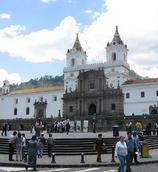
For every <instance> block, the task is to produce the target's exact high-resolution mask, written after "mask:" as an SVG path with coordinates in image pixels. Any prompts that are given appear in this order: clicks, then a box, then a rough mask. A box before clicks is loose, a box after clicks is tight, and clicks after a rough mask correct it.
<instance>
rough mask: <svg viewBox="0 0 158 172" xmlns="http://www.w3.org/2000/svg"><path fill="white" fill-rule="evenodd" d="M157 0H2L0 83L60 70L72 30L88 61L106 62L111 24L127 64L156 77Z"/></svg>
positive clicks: (51, 73) (20, 80)
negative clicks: (126, 51)
mask: <svg viewBox="0 0 158 172" xmlns="http://www.w3.org/2000/svg"><path fill="white" fill-rule="evenodd" d="M157 17H158V1H157V0H0V85H1V84H2V81H3V80H4V79H8V80H9V81H10V82H11V83H20V82H23V81H27V80H29V79H31V78H37V77H40V76H44V75H53V76H56V75H61V74H62V73H63V67H64V66H65V54H66V51H67V49H69V48H72V46H73V43H74V40H75V36H76V33H79V39H80V42H81V44H82V46H83V48H84V50H85V51H87V54H88V63H99V62H105V61H106V52H105V47H106V44H107V42H109V41H111V40H112V37H113V34H114V32H115V26H116V25H118V28H119V33H120V35H121V38H122V40H123V41H124V43H126V44H127V45H128V49H129V54H128V63H129V64H130V67H131V69H133V70H135V71H136V72H137V73H138V74H140V75H142V76H149V77H158V20H157Z"/></svg>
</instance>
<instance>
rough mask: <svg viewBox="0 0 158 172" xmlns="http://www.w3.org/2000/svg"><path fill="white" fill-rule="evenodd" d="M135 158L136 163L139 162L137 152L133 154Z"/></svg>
mask: <svg viewBox="0 0 158 172" xmlns="http://www.w3.org/2000/svg"><path fill="white" fill-rule="evenodd" d="M133 158H134V162H135V163H137V162H138V160H137V154H136V153H135V152H133Z"/></svg>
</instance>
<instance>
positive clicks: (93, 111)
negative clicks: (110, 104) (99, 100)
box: [88, 104, 96, 115]
mask: <svg viewBox="0 0 158 172" xmlns="http://www.w3.org/2000/svg"><path fill="white" fill-rule="evenodd" d="M88 111H89V115H94V114H96V105H95V104H90V105H89V110H88Z"/></svg>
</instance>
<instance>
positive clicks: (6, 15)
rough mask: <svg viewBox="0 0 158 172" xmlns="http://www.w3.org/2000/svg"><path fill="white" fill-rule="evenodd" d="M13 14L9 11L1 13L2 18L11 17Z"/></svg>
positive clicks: (0, 17)
mask: <svg viewBox="0 0 158 172" xmlns="http://www.w3.org/2000/svg"><path fill="white" fill-rule="evenodd" d="M10 17H11V14H8V13H1V14H0V19H10Z"/></svg>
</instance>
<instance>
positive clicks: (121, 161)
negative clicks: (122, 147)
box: [118, 155, 126, 172]
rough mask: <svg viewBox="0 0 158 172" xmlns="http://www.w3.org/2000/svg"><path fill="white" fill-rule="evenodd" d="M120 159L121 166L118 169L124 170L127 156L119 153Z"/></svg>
mask: <svg viewBox="0 0 158 172" xmlns="http://www.w3.org/2000/svg"><path fill="white" fill-rule="evenodd" d="M118 159H119V161H120V166H119V168H118V170H119V172H124V171H125V170H124V167H125V160H126V156H122V155H118Z"/></svg>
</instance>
